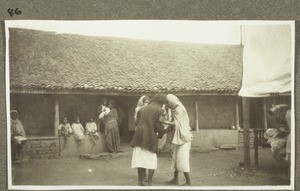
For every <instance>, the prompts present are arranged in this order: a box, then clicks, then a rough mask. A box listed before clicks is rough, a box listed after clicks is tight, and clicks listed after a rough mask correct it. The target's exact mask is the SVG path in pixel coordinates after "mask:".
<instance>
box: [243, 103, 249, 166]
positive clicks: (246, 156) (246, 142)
mask: <svg viewBox="0 0 300 191" xmlns="http://www.w3.org/2000/svg"><path fill="white" fill-rule="evenodd" d="M242 103H243V118H242V119H243V139H244V166H245V167H249V166H251V163H250V136H249V134H250V120H249V114H250V111H249V109H250V104H249V98H242Z"/></svg>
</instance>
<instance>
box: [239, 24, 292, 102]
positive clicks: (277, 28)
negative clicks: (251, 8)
mask: <svg viewBox="0 0 300 191" xmlns="http://www.w3.org/2000/svg"><path fill="white" fill-rule="evenodd" d="M243 29H244V30H243V31H244V33H243V37H244V51H243V79H242V87H241V90H240V92H239V96H243V97H266V96H270V94H272V93H287V92H290V91H291V88H292V85H291V68H292V65H291V63H292V62H291V59H292V50H291V49H292V44H291V40H292V38H291V26H290V25H263V26H262V25H247V26H244V28H243Z"/></svg>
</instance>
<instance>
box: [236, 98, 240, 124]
mask: <svg viewBox="0 0 300 191" xmlns="http://www.w3.org/2000/svg"><path fill="white" fill-rule="evenodd" d="M239 127H240V117H239V97H236V99H235V129H239Z"/></svg>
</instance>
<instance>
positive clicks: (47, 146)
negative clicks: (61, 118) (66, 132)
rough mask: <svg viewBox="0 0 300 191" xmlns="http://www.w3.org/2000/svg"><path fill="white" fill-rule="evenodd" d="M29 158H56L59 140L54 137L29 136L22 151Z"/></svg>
mask: <svg viewBox="0 0 300 191" xmlns="http://www.w3.org/2000/svg"><path fill="white" fill-rule="evenodd" d="M23 153H24V155H25V156H29V157H30V158H58V157H59V141H58V138H56V137H29V138H27V142H26V145H25V147H24V151H23Z"/></svg>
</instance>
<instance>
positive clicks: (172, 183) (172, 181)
mask: <svg viewBox="0 0 300 191" xmlns="http://www.w3.org/2000/svg"><path fill="white" fill-rule="evenodd" d="M167 183H168V184H170V185H178V184H179V182H178V179H174V178H173V179H172V180H170V181H168V182H167Z"/></svg>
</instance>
